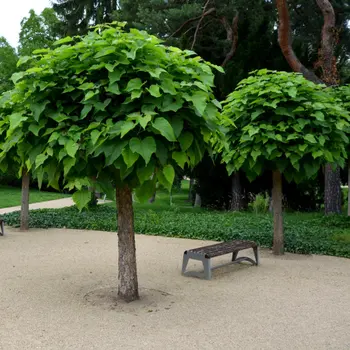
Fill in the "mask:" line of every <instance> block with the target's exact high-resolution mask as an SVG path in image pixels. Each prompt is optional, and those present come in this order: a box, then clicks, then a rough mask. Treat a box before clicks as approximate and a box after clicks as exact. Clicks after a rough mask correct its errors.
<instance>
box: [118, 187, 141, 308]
mask: <svg viewBox="0 0 350 350" xmlns="http://www.w3.org/2000/svg"><path fill="white" fill-rule="evenodd" d="M116 197H117V210H118V248H119V273H118V295H119V297H120V298H121V299H123V300H125V301H126V302H131V301H134V300H137V299H139V292H138V282H137V267H136V246H135V234H134V211H133V206H132V192H131V190H130V188H129V187H127V186H124V187H122V188H118V187H117V189H116Z"/></svg>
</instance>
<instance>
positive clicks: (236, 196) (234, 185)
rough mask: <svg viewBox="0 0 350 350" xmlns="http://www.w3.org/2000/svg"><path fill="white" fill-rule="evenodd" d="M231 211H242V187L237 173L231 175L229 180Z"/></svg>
mask: <svg viewBox="0 0 350 350" xmlns="http://www.w3.org/2000/svg"><path fill="white" fill-rule="evenodd" d="M231 181H232V182H231V194H232V199H231V210H232V211H239V210H242V207H243V206H242V187H241V179H240V176H239V172H236V173H233V174H232V178H231Z"/></svg>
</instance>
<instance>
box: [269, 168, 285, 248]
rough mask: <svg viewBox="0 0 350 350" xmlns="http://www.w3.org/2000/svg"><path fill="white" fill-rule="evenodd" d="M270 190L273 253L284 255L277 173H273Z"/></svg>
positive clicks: (280, 195)
mask: <svg viewBox="0 0 350 350" xmlns="http://www.w3.org/2000/svg"><path fill="white" fill-rule="evenodd" d="M272 177H273V179H272V180H273V188H272V205H273V224H274V227H273V253H274V254H275V255H282V254H284V233H283V207H282V196H283V194H282V175H281V173H280V172H279V171H274V172H273V174H272Z"/></svg>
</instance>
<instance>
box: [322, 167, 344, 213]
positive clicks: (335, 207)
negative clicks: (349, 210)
mask: <svg viewBox="0 0 350 350" xmlns="http://www.w3.org/2000/svg"><path fill="white" fill-rule="evenodd" d="M340 184H341V181H340V168H339V167H337V168H336V169H335V170H333V169H332V166H331V164H326V167H325V189H324V209H325V214H326V215H329V214H341V198H342V194H341V186H340Z"/></svg>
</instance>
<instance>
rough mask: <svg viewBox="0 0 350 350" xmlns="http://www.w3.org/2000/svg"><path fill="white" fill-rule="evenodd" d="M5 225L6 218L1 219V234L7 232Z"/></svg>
mask: <svg viewBox="0 0 350 350" xmlns="http://www.w3.org/2000/svg"><path fill="white" fill-rule="evenodd" d="M4 225H5V222H4V220H2V219H0V236H3V235H4V234H5V228H4Z"/></svg>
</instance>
